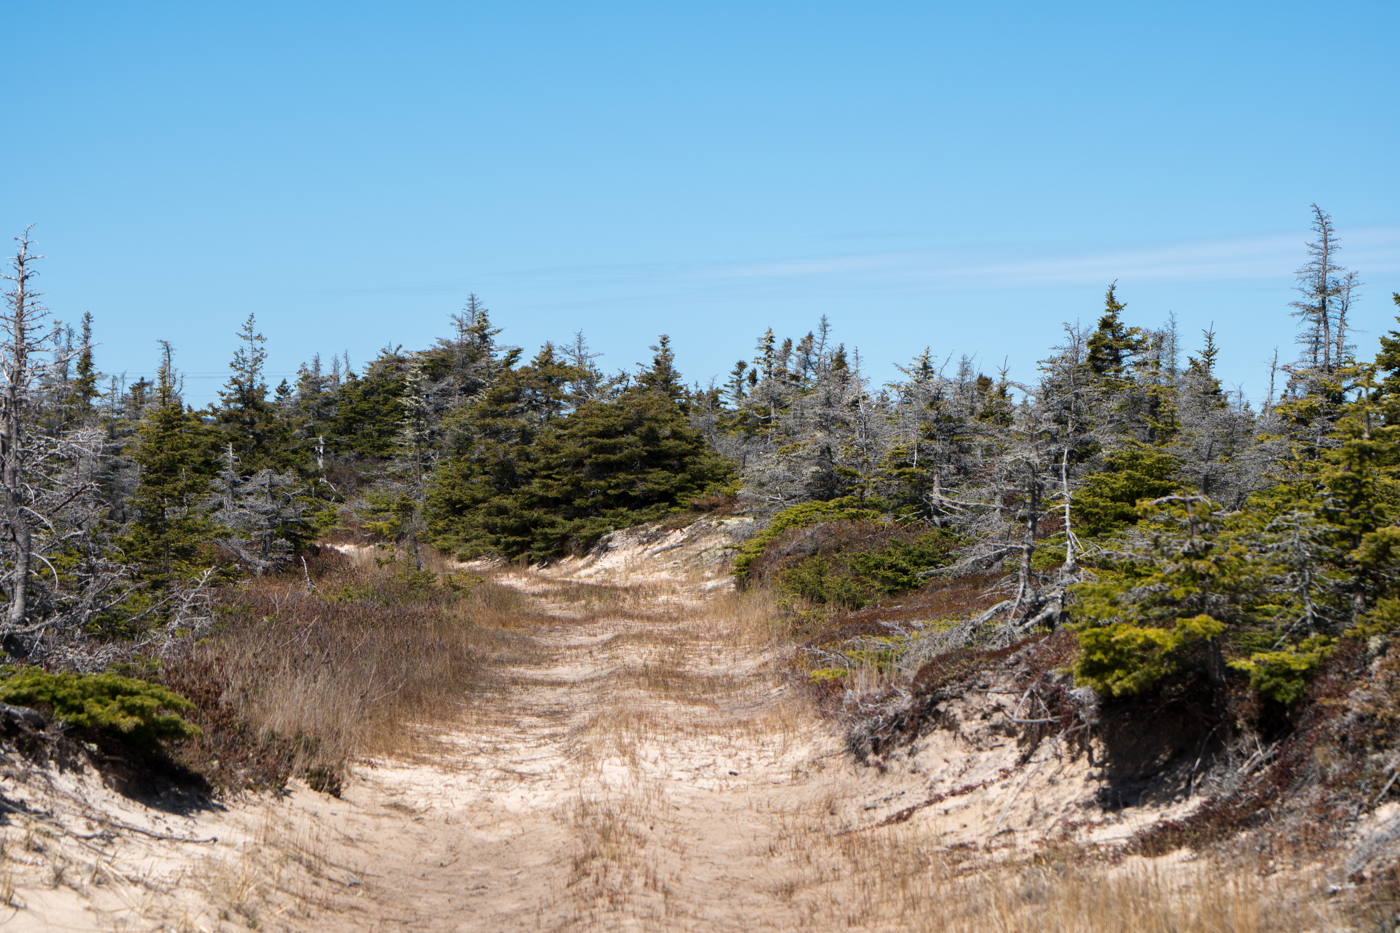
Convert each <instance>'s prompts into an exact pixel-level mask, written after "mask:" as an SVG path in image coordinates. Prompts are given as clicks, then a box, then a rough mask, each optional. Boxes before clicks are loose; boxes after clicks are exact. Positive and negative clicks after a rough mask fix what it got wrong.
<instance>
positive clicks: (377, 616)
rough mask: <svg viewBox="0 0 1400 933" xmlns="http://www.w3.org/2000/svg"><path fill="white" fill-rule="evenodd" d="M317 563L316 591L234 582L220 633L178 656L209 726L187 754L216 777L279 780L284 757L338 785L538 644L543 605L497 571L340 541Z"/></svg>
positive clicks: (277, 581) (176, 681)
mask: <svg viewBox="0 0 1400 933" xmlns="http://www.w3.org/2000/svg"><path fill="white" fill-rule="evenodd" d="M311 571H312V579H313V581H314V589H313V590H311V591H308V590H307V587H306V585H305V581H304V580H298V579H297V578H296V577H295V576H287V577H280V578H264V579H260V580H253V581H250V582H249V583H247V584H246V585H244V586H242V587H240V588H238V589H236V590H232V591H230V592H227V593H225V594H224V595H223V598H222V604H221V606H220V612H221V614H222V615H223V616H224V621H223V623H222V624H221V626H220V627H219V628H218V630H217V631H216V633H215V634H214V636H213V637H211V638H209V639H207V640H206V641H204V642H202V643H201V644H199V645H197V646H195V647H193V648H192V649H190V650H189V651H188V652H187V653H186V654H185V655H184V656H183V657H180V658H176V659H173V660H172V662H171V663H170V664H169V665H168V671H167V674H166V680H167V682H169V683H171V685H172V686H174V687H176V688H177V689H178V690H180V691H181V692H182V693H184V694H185V695H187V696H190V697H191V698H192V699H194V700H195V701H196V702H197V703H199V704H200V705H201V707H202V708H201V710H200V711H199V713H197V714H196V716H195V717H194V718H195V719H196V721H197V722H201V724H202V725H204V726H205V727H206V728H205V732H206V734H205V736H204V737H202V738H201V739H198V740H195V741H194V742H190V743H186V744H185V745H184V746H182V747H179V748H177V749H176V751H177V754H178V755H179V756H180V757H182V758H184V759H185V760H186V761H187V762H188V763H189V764H191V765H192V766H194V767H196V768H197V769H199V770H202V771H205V772H206V773H211V776H212V777H213V778H214V779H215V781H216V783H219V784H223V785H224V786H226V787H238V786H246V785H248V784H250V783H251V784H257V783H263V784H276V783H278V782H279V779H285V777H286V774H285V773H281V774H279V773H276V772H277V768H276V767H275V764H276V763H277V762H273V763H268V761H265V760H263V759H267V758H272V759H278V760H279V761H281V762H283V763H284V768H283V771H284V772H285V771H287V770H290V772H291V773H298V774H302V775H305V776H307V778H308V780H309V781H310V782H311V783H312V785H313V786H317V787H318V789H320V788H322V787H324V788H325V789H330V790H334V789H335V787H336V786H337V784H338V781H339V777H340V775H341V774H342V773H343V769H344V767H345V765H346V763H347V762H348V761H350V760H353V759H355V758H357V757H361V756H372V755H391V754H395V753H402V752H405V751H408V750H410V749H411V748H412V747H413V746H414V745H415V743H417V742H419V741H421V740H423V739H425V737H426V736H427V733H428V729H426V728H425V727H431V726H433V725H435V724H438V723H443V722H447V721H451V720H453V719H455V718H459V717H460V716H461V715H462V713H463V710H464V707H465V706H467V705H468V704H469V703H470V701H471V699H472V697H473V696H475V695H478V694H479V693H480V692H481V691H483V690H489V689H491V688H492V685H493V683H494V680H493V674H492V669H493V667H496V666H499V665H500V664H501V663H521V662H522V661H525V660H527V656H528V655H529V654H530V653H532V651H533V650H534V649H535V644H534V642H533V640H532V639H530V638H529V637H528V636H527V635H526V632H527V631H528V630H529V629H530V628H531V627H533V626H535V625H537V624H539V623H540V622H541V617H540V616H539V615H538V614H536V613H535V612H534V611H533V610H532V609H531V608H530V603H529V600H528V599H527V598H526V597H524V596H522V595H521V594H520V593H519V592H518V591H516V590H514V589H512V588H510V587H506V586H502V585H500V584H498V583H496V582H494V581H493V580H492V579H490V578H489V577H487V576H481V575H472V576H467V575H464V574H460V573H459V574H453V575H446V574H442V575H434V574H432V573H429V572H425V573H423V574H419V575H412V574H407V573H405V571H404V569H403V567H402V565H399V564H397V563H380V562H376V561H374V560H373V559H372V558H371V559H365V557H364V555H357V556H356V557H355V558H353V559H352V558H347V557H344V556H342V555H337V554H335V552H324V553H323V555H322V556H320V557H318V558H316V559H315V561H313V562H312V566H311ZM201 719H202V720H203V721H201ZM211 727H212V728H211ZM250 762H251V763H250ZM239 767H241V768H242V772H247V771H249V770H250V769H252V770H257V768H261V769H262V770H263V772H264V773H261V774H257V775H254V777H260V778H262V780H260V781H259V780H250V779H249V778H248V775H247V774H246V773H242V772H240V773H235V772H236V769H238V768H239ZM240 777H241V778H242V779H241V780H240Z"/></svg>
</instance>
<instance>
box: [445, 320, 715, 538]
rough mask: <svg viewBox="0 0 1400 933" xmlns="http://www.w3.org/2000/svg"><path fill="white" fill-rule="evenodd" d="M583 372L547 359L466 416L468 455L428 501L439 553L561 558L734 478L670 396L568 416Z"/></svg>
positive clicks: (463, 435) (587, 406)
mask: <svg viewBox="0 0 1400 933" xmlns="http://www.w3.org/2000/svg"><path fill="white" fill-rule="evenodd" d="M575 373H576V370H575V369H574V368H573V367H569V366H566V365H564V364H562V363H559V362H558V361H557V360H555V359H554V357H553V352H552V348H547V349H546V351H544V352H542V353H541V355H540V356H539V357H537V358H536V359H535V360H534V361H533V362H532V364H531V365H530V366H527V367H523V368H521V369H520V370H516V371H513V372H508V373H506V374H503V375H502V377H501V379H500V380H499V381H498V383H497V385H496V386H495V387H494V388H493V389H492V390H491V391H490V392H488V393H487V394H486V396H485V398H484V399H483V400H482V401H481V402H479V403H478V404H477V405H475V406H472V407H471V408H469V409H467V410H466V412H465V414H464V416H463V417H462V418H461V420H460V423H459V432H460V433H459V440H458V442H457V444H458V447H459V449H460V450H461V453H460V455H459V456H457V457H456V458H453V459H452V460H449V462H448V463H446V464H444V465H443V467H442V468H440V469H439V471H438V474H437V476H436V477H435V478H434V480H433V483H432V485H431V487H430V490H429V493H428V510H427V520H428V528H429V532H430V533H431V534H432V536H433V539H434V541H435V542H437V543H438V544H439V546H442V547H444V548H448V549H451V550H453V551H455V552H458V553H462V554H469V555H474V554H481V553H495V554H500V555H502V556H507V557H520V556H526V557H529V558H531V559H543V558H547V557H552V556H557V555H558V554H561V553H563V552H565V551H567V550H569V549H571V548H578V547H585V546H587V545H588V544H590V543H592V542H593V541H596V540H597V539H598V538H600V537H602V536H603V535H604V534H607V533H608V532H609V531H611V530H613V529H617V528H624V527H627V526H628V525H633V524H637V523H638V522H643V521H647V520H650V519H655V518H659V517H661V516H663V515H666V514H668V513H669V512H672V511H676V510H678V509H680V508H682V507H683V506H684V504H685V503H686V502H688V501H689V500H690V499H691V498H694V497H696V496H699V495H702V494H704V493H706V492H709V491H712V490H714V489H716V488H718V487H720V486H722V485H724V483H726V482H727V481H728V480H729V479H730V477H731V474H732V468H731V467H730V466H729V465H728V464H727V463H726V462H725V461H724V460H723V459H722V458H721V457H719V456H718V455H717V454H715V453H714V452H713V451H711V450H710V449H709V448H708V445H707V444H706V442H705V439H704V437H703V436H702V435H701V434H700V433H699V432H698V431H696V430H695V429H694V428H692V427H690V425H689V424H688V423H687V422H686V419H685V414H684V412H683V411H682V409H681V407H680V406H679V405H678V404H677V403H676V402H675V401H674V400H673V399H672V398H671V397H669V396H668V395H667V394H666V393H665V392H664V391H662V390H663V389H664V386H660V385H659V386H658V387H657V389H656V390H645V389H634V390H632V391H629V392H626V393H624V394H623V395H622V396H621V397H619V398H618V399H617V400H615V401H611V402H600V401H585V402H583V403H581V404H580V405H579V406H578V407H577V408H576V409H575V410H573V411H572V412H568V413H563V408H564V401H563V400H564V398H565V391H566V387H567V386H566V384H567V382H568V380H570V379H571V378H573V377H574V375H575Z"/></svg>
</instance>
